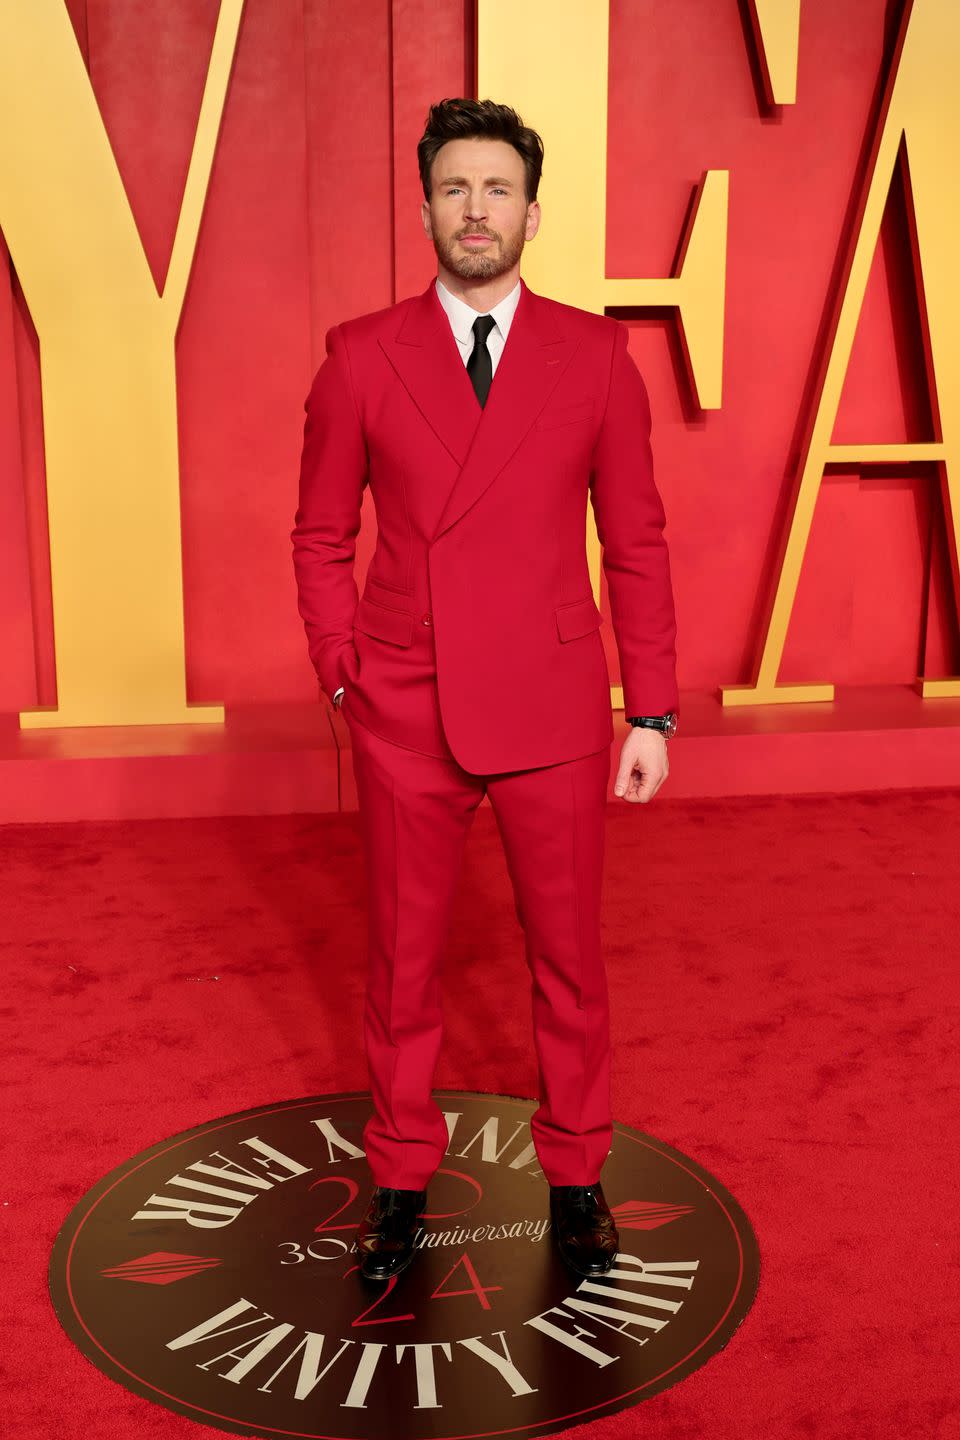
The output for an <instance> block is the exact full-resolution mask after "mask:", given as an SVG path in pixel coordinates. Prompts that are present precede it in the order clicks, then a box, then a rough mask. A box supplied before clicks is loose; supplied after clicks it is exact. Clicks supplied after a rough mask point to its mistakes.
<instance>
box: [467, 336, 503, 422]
mask: <svg viewBox="0 0 960 1440" xmlns="http://www.w3.org/2000/svg"><path fill="white" fill-rule="evenodd" d="M496 323H497V322H496V320H494V318H493V316H492V315H478V316H477V318H476V320H474V322H473V349H472V350H471V351H470V359H469V360H468V361H467V374H468V375H469V376H470V379H471V382H472V384H473V388H474V390H475V391H476V393H477V399H478V400H479V401H480V408H481V409H483V407H484V405H486V403H487V396H488V395H489V393H490V383H491V381H492V380H493V362H492V361H491V359H490V351H489V350H488V349H487V336H488V335H489V334H490V331H491V330H492V329H493V327H494V325H496Z"/></svg>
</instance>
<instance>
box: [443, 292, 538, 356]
mask: <svg viewBox="0 0 960 1440" xmlns="http://www.w3.org/2000/svg"><path fill="white" fill-rule="evenodd" d="M436 287H437V296H438V298H439V300H440V304H441V305H442V306H443V308H444V310H446V312H447V315H448V316H449V317H450V325H451V327H452V329H453V333H454V335H456V337H457V339H458V340H459V341H460V343H461V345H466V344H468V343H469V342H470V341H471V340H472V339H473V322H474V320H476V318H477V316H478V315H480V314H484V315H492V316H493V318H494V320H495V321H496V323H497V328H498V329H499V331H500V334H501V335H502V336H503V338H504V340H506V338H507V335H508V334H509V332H510V322H511V321H512V319H513V316H514V312H515V310H516V308H517V305H518V304H519V301H520V281H519V280H518V281H517V283H516V285H514V287H513V289H512V290H511V291H510V294H509V295H504V297H503V299H502V300H500V301H498V303H497V304H496V305H494V307H493V309H492V310H484V311H480V310H474V308H473V306H472V305H468V304H467V303H466V301H465V300H461V299H460V296H459V295H454V294H453V293H452V292H451V291H450V290H448V289H447V287H446V285H444V283H443V281H442V280H441V279H440V276H439V275H438V276H437V279H436Z"/></svg>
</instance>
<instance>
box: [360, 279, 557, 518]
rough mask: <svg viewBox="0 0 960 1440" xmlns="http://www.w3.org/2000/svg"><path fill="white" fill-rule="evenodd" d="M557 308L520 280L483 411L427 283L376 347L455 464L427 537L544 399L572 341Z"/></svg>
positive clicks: (462, 503)
mask: <svg viewBox="0 0 960 1440" xmlns="http://www.w3.org/2000/svg"><path fill="white" fill-rule="evenodd" d="M559 313H560V312H559V310H557V309H555V308H554V307H553V306H552V305H551V304H550V303H549V301H546V300H544V299H543V298H542V297H541V296H540V295H538V294H536V292H535V291H533V290H531V289H530V288H529V286H528V285H527V283H526V281H524V280H523V279H521V281H520V299H519V302H518V304H517V308H516V311H515V312H514V316H513V320H512V321H511V323H510V331H509V333H508V335H507V341H506V344H505V346H504V349H503V354H502V355H501V356H500V360H499V362H498V364H497V369H496V373H495V374H494V377H493V383H492V384H491V386H490V393H489V394H488V396H487V403H486V405H485V406H484V408H483V409H481V408H480V404H479V401H478V400H477V397H476V395H475V394H474V390H473V386H472V385H471V383H470V377H469V375H468V374H467V371H466V366H465V365H464V363H463V359H462V357H461V355H460V351H459V349H458V347H457V342H456V340H455V339H454V336H453V331H452V330H451V329H450V321H449V320H448V318H447V313H446V311H445V310H444V308H443V306H442V305H441V304H440V299H439V296H438V295H437V291H436V285H435V282H434V281H433V280H431V281H430V284H429V285H428V286H427V288H426V289H425V290H424V291H423V292H422V294H420V295H418V296H416V298H415V299H414V301H413V303H412V304H411V305H410V306H408V308H407V310H406V312H405V315H404V318H403V321H402V322H401V325H400V327H399V329H398V331H397V333H396V335H395V336H393V338H392V339H381V341H380V344H381V346H382V347H383V350H384V352H385V353H386V356H387V358H388V360H389V361H390V364H391V365H392V366H393V368H394V369H395V370H396V372H397V375H398V376H399V378H400V380H401V381H402V382H403V384H404V386H405V387H406V389H407V391H408V392H409V394H410V397H411V399H412V400H413V401H414V403H415V405H416V406H417V408H418V409H419V410H420V413H421V414H422V415H423V418H424V419H425V420H426V422H427V424H428V425H429V426H430V427H431V429H432V430H433V431H434V433H435V434H436V436H437V438H438V439H439V440H440V441H441V443H442V444H443V445H444V446H445V447H446V448H447V450H448V451H449V452H450V455H451V456H452V457H453V459H454V460H455V461H456V463H457V464H458V465H459V466H460V471H459V473H458V475H457V477H456V479H455V480H454V482H453V485H452V486H451V487H450V491H449V493H448V495H447V498H446V501H445V503H444V506H443V510H442V512H441V515H440V521H439V524H438V525H437V528H436V530H435V532H434V538H436V537H437V536H438V535H441V534H442V533H443V531H444V530H447V529H449V527H450V526H451V525H454V524H455V523H456V521H457V520H459V519H460V517H461V516H462V515H463V514H465V513H466V511H467V510H468V509H469V508H470V507H471V506H472V505H473V504H474V503H475V502H476V501H477V500H478V499H479V498H480V496H481V495H482V494H483V492H484V491H485V490H486V489H487V487H488V485H490V484H492V482H493V481H494V480H495V479H496V477H497V475H498V474H499V473H500V471H501V470H502V469H503V467H504V465H505V464H506V463H507V461H508V460H509V458H510V456H511V455H512V454H513V452H514V450H516V448H517V446H518V445H519V444H520V441H521V440H522V439H523V437H524V435H526V433H527V431H528V430H529V429H530V426H531V425H532V424H533V422H534V421H535V420H536V418H537V416H538V415H539V413H540V411H541V410H542V408H543V406H544V405H545V404H546V402H547V400H548V399H549V398H550V394H551V392H552V391H553V389H554V388H555V386H556V384H557V382H558V381H559V379H560V377H561V375H562V374H563V372H564V370H565V369H566V367H567V365H568V363H569V362H570V359H571V358H572V356H573V353H574V351H575V350H576V348H577V345H578V344H579V341H578V340H577V339H576V338H575V337H574V336H572V335H569V334H567V333H565V332H564V330H563V328H562V322H561V321H560V320H559V319H558V315H559Z"/></svg>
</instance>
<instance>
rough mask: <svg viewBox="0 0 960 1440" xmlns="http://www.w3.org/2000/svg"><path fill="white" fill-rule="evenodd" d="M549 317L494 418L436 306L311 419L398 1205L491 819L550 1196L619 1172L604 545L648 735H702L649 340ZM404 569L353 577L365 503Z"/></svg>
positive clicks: (391, 317) (498, 397)
mask: <svg viewBox="0 0 960 1440" xmlns="http://www.w3.org/2000/svg"><path fill="white" fill-rule="evenodd" d="M520 284H521V294H520V298H519V303H518V305H517V308H516V312H515V314H514V316H513V320H512V323H511V325H510V329H509V333H508V335H507V339H506V343H505V348H504V350H503V353H502V355H501V357H500V360H499V364H498V365H497V368H496V372H495V374H494V377H493V383H492V385H491V388H490V392H489V395H488V398H487V401H486V405H485V407H484V408H482V409H481V407H480V404H479V402H478V400H477V397H476V395H475V393H474V390H473V386H472V384H471V382H470V378H469V376H468V375H467V373H466V370H465V368H464V363H463V360H462V359H461V356H460V353H459V351H458V349H457V344H456V341H455V339H454V336H453V334H452V332H451V329H450V323H449V321H448V318H447V315H446V314H445V312H444V309H443V307H442V305H441V303H440V300H439V297H438V295H437V292H436V286H435V282H434V280H432V279H431V281H430V284H429V285H428V286H427V288H426V289H425V290H424V291H423V293H422V294H420V295H417V296H414V297H412V298H410V299H407V300H403V301H401V302H399V303H398V304H396V305H392V306H389V307H387V308H386V309H383V310H378V311H375V312H373V313H372V314H369V315H362V316H359V317H358V318H356V319H354V320H350V321H347V322H346V323H344V324H341V325H335V326H333V327H332V328H331V329H330V330H329V331H328V333H327V337H326V345H327V358H326V359H325V361H324V363H323V364H322V365H321V367H320V369H319V370H318V371H317V374H316V376H315V378H314V380H313V384H312V386H311V389H310V393H309V395H308V397H307V400H306V403H305V409H306V412H307V414H306V423H305V427H304V445H303V455H302V461H301V474H300V504H299V509H298V511H297V516H296V525H295V529H294V531H293V545H294V565H295V570H296V576H297V583H298V589H299V605H300V613H301V615H302V617H303V620H304V624H305V627H306V631H307V639H308V644H309V650H310V656H311V659H312V661H313V663H314V666H315V668H316V671H317V674H318V676H319V678H320V683H321V685H322V687H323V689H324V690H325V691H326V692H327V694H328V695H329V696H330V697H331V698H332V697H333V694H334V692H335V691H336V689H337V688H338V686H340V685H341V684H342V685H343V686H344V687H345V695H344V699H343V713H344V716H345V718H346V720H347V722H348V724H349V726H350V732H351V741H352V749H353V757H354V768H355V773H356V776H357V786H358V794H359V800H360V811H361V820H362V826H363V834H364V843H365V854H366V860H367V870H368V891H369V899H370V912H369V970H368V987H367V1007H366V1014H365V1040H366V1046H367V1058H368V1064H369V1070H370V1079H371V1089H372V1093H373V1098H374V1106H375V1108H374V1114H373V1115H372V1117H371V1120H370V1122H369V1124H368V1126H367V1128H366V1131H365V1141H366V1147H367V1157H368V1161H369V1163H370V1167H371V1169H372V1171H373V1174H374V1178H375V1180H376V1182H377V1183H378V1184H381V1185H390V1186H398V1187H406V1188H411V1189H419V1188H423V1186H424V1185H425V1184H426V1181H427V1180H428V1179H429V1177H430V1175H431V1174H432V1173H433V1171H434V1170H435V1169H436V1167H437V1165H438V1164H439V1163H440V1159H441V1156H442V1155H443V1152H444V1150H445V1149H446V1145H447V1136H446V1128H445V1125H444V1122H443V1118H442V1115H441V1112H440V1110H439V1108H438V1106H437V1105H436V1104H435V1102H434V1101H433V1100H432V1098H431V1096H430V1088H431V1083H432V1075H433V1067H434V1064H435V1061H436V1058H437V1054H438V1053H439V1045H440V1039H441V1028H440V1008H439V981H438V974H439V967H440V963H441V960H442V955H443V949H444V944H445V936H446V929H447V923H448V919H449V907H450V904H451V901H452V898H453V893H454V889H455V882H456V875H457V872H458V869H459V862H460V855H461V852H462V845H463V841H464V840H465V838H466V833H467V829H468V828H469V824H470V820H471V819H472V815H473V813H474V810H475V808H476V805H477V804H478V803H479V801H480V800H481V799H482V797H483V795H484V793H487V794H488V795H489V798H490V802H491V805H492V807H493V809H494V811H495V814H496V819H497V823H498V826H499V829H500V833H501V836H502V838H503V843H504V850H505V853H506V857H507V862H508V866H509V870H510V875H511V879H512V882H513V886H514V893H515V897H516V903H517V913H518V916H519V918H520V920H521V923H522V925H523V928H524V934H525V939H526V955H527V963H528V965H529V967H530V971H531V979H532V1002H533V1020H534V1038H535V1041H536V1045H537V1053H538V1060H539V1067H540V1081H541V1105H540V1109H539V1110H538V1111H537V1113H536V1114H535V1115H534V1117H533V1121H532V1132H533V1138H534V1140H535V1143H536V1145H537V1154H538V1157H539V1159H540V1162H541V1165H542V1168H543V1170H544V1173H545V1175H546V1176H547V1179H548V1180H549V1181H550V1182H551V1183H553V1184H589V1183H593V1182H594V1181H595V1180H596V1179H597V1178H598V1176H599V1172H600V1166H601V1164H602V1163H603V1160H604V1159H605V1157H606V1154H607V1152H608V1149H609V1142H610V1136H611V1117H610V1112H609V1044H608V1009H607V993H606V985H605V978H604V971H603V962H602V957H601V953H600V942H599V932H600V917H599V897H600V878H601V871H602V850H603V819H604V813H605V805H606V791H607V781H608V778H609V766H610V743H611V741H612V739H613V719H612V712H611V707H610V692H609V677H608V674H607V667H606V662H605V657H604V651H603V644H602V641H601V638H600V633H599V626H600V624H601V613H600V610H599V609H598V607H597V605H596V603H595V601H594V598H593V593H592V589H591V583H590V575H589V570H588V565H587V555H586V543H585V541H586V516H587V501H588V496H589V498H590V500H591V501H592V505H593V511H594V516H595V519H596V526H597V533H598V535H599V537H600V541H601V544H602V546H603V566H604V572H605V574H606V577H607V587H608V592H609V597H610V610H611V618H612V622H613V628H614V636H615V639H616V643H617V648H618V651H619V655H620V663H621V675H622V682H623V691H624V702H625V705H624V709H625V713H626V714H627V715H651V714H652V715H658V714H663V713H664V712H665V711H667V710H676V709H677V708H678V695H677V686H676V669H675V666H676V654H675V637H676V625H675V616H674V605H673V592H672V587H671V581H670V566H669V559H668V553H667V547H666V542H665V539H664V535H663V529H664V523H665V517H664V511H663V507H662V504H661V501H660V496H659V494H658V492H657V489H656V487H655V484H654V480H653V470H652V463H651V454H650V446H649V430H650V412H649V407H648V403H647V396H646V390H645V388H644V385H643V381H642V379H641V377H640V374H639V372H638V370H637V368H636V365H635V364H634V362H633V360H632V359H631V358H630V356H629V354H628V351H627V339H628V332H627V329H626V327H625V326H624V325H623V324H621V323H620V322H619V321H616V320H614V319H612V318H610V317H608V316H605V315H595V314H593V313H591V312H589V311H584V310H578V309H576V308H575V307H573V306H570V305H563V304H560V303H559V302H557V301H553V300H549V299H547V298H546V297H544V296H542V295H538V294H536V293H535V292H534V291H532V290H530V288H529V287H528V286H527V285H526V283H525V282H524V281H522V280H521V282H520ZM366 484H369V485H370V489H371V492H372V494H373V498H374V504H375V507H376V516H377V531H378V534H377V544H376V550H375V553H374V555H373V558H372V560H371V563H370V567H369V571H368V574H367V577H366V583H365V585H364V592H363V595H362V596H361V595H359V593H358V589H357V585H356V581H355V579H354V574H353V561H354V554H355V540H356V535H357V532H358V529H359V525H360V506H361V499H362V493H363V487H364V486H365V485H366Z"/></svg>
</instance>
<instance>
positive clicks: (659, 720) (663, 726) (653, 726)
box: [626, 710, 677, 736]
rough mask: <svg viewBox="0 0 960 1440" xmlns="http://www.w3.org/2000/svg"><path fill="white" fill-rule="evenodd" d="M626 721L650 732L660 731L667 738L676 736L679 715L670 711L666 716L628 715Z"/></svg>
mask: <svg viewBox="0 0 960 1440" xmlns="http://www.w3.org/2000/svg"><path fill="white" fill-rule="evenodd" d="M626 719H627V723H628V724H630V725H639V726H643V727H644V728H646V729H648V730H659V731H660V732H661V733H662V734H663V735H665V736H669V735H674V734H676V729H677V714H676V711H675V710H668V711H667V713H666V715H628V716H627V717H626Z"/></svg>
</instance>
